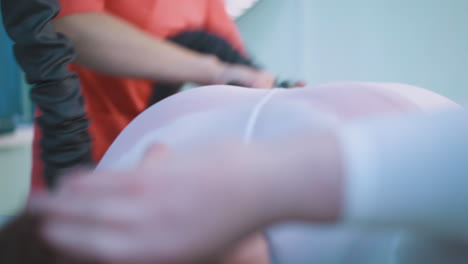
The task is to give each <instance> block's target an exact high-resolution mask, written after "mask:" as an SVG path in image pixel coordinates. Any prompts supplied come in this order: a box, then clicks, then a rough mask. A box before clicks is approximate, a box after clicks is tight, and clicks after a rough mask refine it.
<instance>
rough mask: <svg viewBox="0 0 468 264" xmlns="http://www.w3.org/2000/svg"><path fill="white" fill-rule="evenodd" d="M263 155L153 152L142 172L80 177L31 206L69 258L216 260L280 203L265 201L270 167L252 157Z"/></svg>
mask: <svg viewBox="0 0 468 264" xmlns="http://www.w3.org/2000/svg"><path fill="white" fill-rule="evenodd" d="M225 148H226V149H229V151H224V149H225ZM221 151H224V153H223V155H220V153H219V152H221ZM265 154H266V153H258V152H256V151H252V150H251V151H246V150H245V149H244V147H242V146H239V144H233V145H232V146H227V145H223V146H222V148H219V149H205V151H204V152H202V153H187V154H180V155H176V154H171V153H167V151H165V150H164V147H153V148H152V149H151V150H150V151H149V152H148V153H147V158H146V160H145V161H144V162H143V164H142V165H141V166H140V168H138V170H136V171H133V172H128V173H117V172H95V173H82V174H81V175H78V176H77V177H73V178H70V180H68V181H66V182H64V183H63V184H62V186H61V187H60V189H59V191H58V193H56V194H54V195H53V196H52V197H43V198H40V199H38V200H36V202H34V203H33V206H32V208H35V210H36V211H38V212H41V213H42V214H44V215H45V216H46V223H47V224H46V225H45V227H44V230H43V231H44V236H45V238H46V239H47V240H48V241H50V242H51V243H52V244H53V245H54V246H55V247H57V248H59V249H61V250H64V251H66V252H68V253H70V254H76V255H78V256H87V257H89V258H90V259H96V260H100V261H104V262H105V263H116V264H118V263H125V264H126V263H132V264H138V263H145V264H146V263H161V264H164V263H171V264H174V263H198V262H197V261H198V260H200V261H204V262H205V261H211V260H215V259H219V257H222V256H225V255H226V254H228V252H229V250H230V249H231V248H233V247H235V246H236V245H238V244H239V242H240V241H241V240H242V239H244V238H245V237H246V236H247V235H248V234H251V233H253V232H255V231H256V230H258V229H259V228H260V227H261V226H263V225H264V224H265V223H266V219H268V218H269V215H270V212H268V210H267V209H266V207H265V206H264V205H265V203H266V202H272V203H273V204H275V205H278V203H275V201H271V200H270V199H269V198H266V197H265V196H264V194H266V193H267V192H266V191H264V190H263V189H264V187H266V186H269V185H268V184H263V182H264V180H263V179H261V177H260V174H259V173H260V171H259V170H258V168H267V167H268V166H271V165H272V164H261V163H262V162H269V161H268V159H263V158H262V159H261V160H262V161H261V160H259V159H254V157H263V156H266V155H265ZM255 160H256V161H255ZM272 162H274V161H272ZM254 165H258V166H254ZM257 245H260V247H261V246H262V244H261V243H260V244H257ZM213 253H217V254H215V255H213ZM235 255H236V254H235ZM237 255H239V254H237ZM240 256H242V254H240ZM231 259H232V258H231ZM234 259H235V258H234ZM205 263H206V262H205ZM232 263H236V262H232Z"/></svg>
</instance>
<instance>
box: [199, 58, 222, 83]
mask: <svg viewBox="0 0 468 264" xmlns="http://www.w3.org/2000/svg"><path fill="white" fill-rule="evenodd" d="M202 56H203V57H202V63H201V65H200V66H201V68H202V69H203V71H204V73H205V74H202V76H203V77H202V78H201V79H200V80H199V81H197V82H198V83H200V84H204V85H215V84H222V83H220V76H222V75H223V73H224V72H225V71H226V68H227V67H228V65H227V64H226V63H223V62H222V61H220V60H219V59H218V58H217V57H216V56H213V55H202Z"/></svg>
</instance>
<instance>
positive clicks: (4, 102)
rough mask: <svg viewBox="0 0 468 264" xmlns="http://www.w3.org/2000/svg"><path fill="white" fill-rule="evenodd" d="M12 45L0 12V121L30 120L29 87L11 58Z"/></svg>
mask: <svg viewBox="0 0 468 264" xmlns="http://www.w3.org/2000/svg"><path fill="white" fill-rule="evenodd" d="M12 48H13V43H12V41H11V40H10V39H9V38H8V36H7V34H6V32H5V29H4V27H3V24H2V22H1V12H0V119H15V121H22V122H29V121H31V120H32V107H31V103H30V100H29V98H28V90H29V86H28V85H26V83H25V81H24V77H23V74H22V72H21V70H20V68H19V66H18V65H17V63H16V61H15V58H14V56H13V50H12Z"/></svg>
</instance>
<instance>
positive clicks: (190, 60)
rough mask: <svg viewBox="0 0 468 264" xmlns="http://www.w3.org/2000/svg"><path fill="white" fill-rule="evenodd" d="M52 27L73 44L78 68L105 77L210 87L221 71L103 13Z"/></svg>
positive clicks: (216, 64)
mask: <svg viewBox="0 0 468 264" xmlns="http://www.w3.org/2000/svg"><path fill="white" fill-rule="evenodd" d="M55 25H56V27H57V30H58V31H60V32H62V33H64V34H65V35H67V36H68V37H69V38H70V39H71V40H72V41H73V42H74V45H75V48H76V50H77V54H78V58H77V62H78V63H79V64H81V65H83V66H86V67H89V68H91V69H93V70H95V71H98V72H102V73H105V74H110V75H117V76H127V77H134V78H142V79H149V80H156V79H158V80H163V81H168V82H184V81H190V82H196V83H200V84H212V83H214V82H215V79H216V78H217V76H219V75H220V74H221V72H222V71H223V70H224V67H225V66H224V64H222V63H220V62H219V61H218V60H217V59H215V58H214V57H213V56H207V55H202V54H199V53H196V52H192V51H190V50H188V49H185V48H182V47H179V46H177V45H174V44H171V43H170V42H167V41H164V40H160V39H157V38H154V37H152V36H150V35H149V34H147V33H145V32H144V31H142V30H140V29H138V28H136V27H135V26H133V25H131V24H128V23H126V22H124V21H123V20H121V19H119V18H117V17H114V16H112V15H110V14H106V13H86V14H76V15H71V16H65V17H62V18H60V19H58V20H56V21H55Z"/></svg>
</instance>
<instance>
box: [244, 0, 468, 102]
mask: <svg viewBox="0 0 468 264" xmlns="http://www.w3.org/2000/svg"><path fill="white" fill-rule="evenodd" d="M238 24H239V26H240V28H241V31H242V33H243V35H244V38H245V40H246V43H247V45H248V47H249V49H250V51H251V53H252V54H253V55H254V57H255V58H257V59H258V60H259V61H261V62H263V63H264V65H265V66H267V67H268V68H269V69H271V70H272V71H274V72H276V73H279V74H280V76H283V77H286V78H289V77H296V78H305V79H306V80H308V81H309V83H310V84H317V83H323V82H329V81H336V80H361V81H385V82H404V83H409V84H414V85H418V86H422V87H426V88H429V89H431V90H434V91H437V92H440V93H442V94H444V95H447V96H449V97H451V98H453V99H455V100H457V101H465V102H466V101H468V1H466V0H352V1H350V0H262V1H261V2H260V3H259V4H258V6H257V7H255V8H254V9H253V10H252V11H250V12H249V13H248V14H246V15H245V16H244V17H242V18H241V19H240V20H239V22H238Z"/></svg>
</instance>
